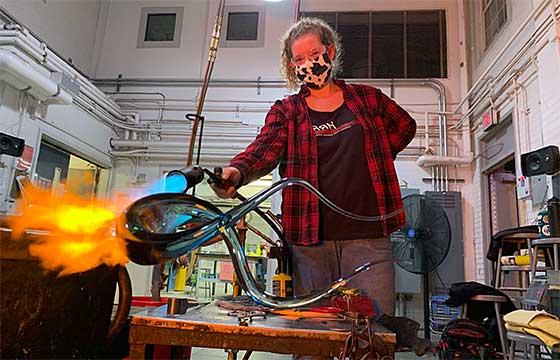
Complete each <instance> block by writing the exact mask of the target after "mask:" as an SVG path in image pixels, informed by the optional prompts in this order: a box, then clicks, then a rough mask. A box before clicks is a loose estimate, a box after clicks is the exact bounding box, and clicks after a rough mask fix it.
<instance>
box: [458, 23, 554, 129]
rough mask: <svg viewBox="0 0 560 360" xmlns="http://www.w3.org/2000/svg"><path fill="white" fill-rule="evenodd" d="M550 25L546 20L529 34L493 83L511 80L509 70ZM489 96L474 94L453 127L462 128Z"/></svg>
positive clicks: (540, 45) (538, 50) (541, 45)
mask: <svg viewBox="0 0 560 360" xmlns="http://www.w3.org/2000/svg"><path fill="white" fill-rule="evenodd" d="M551 24H552V20H551V19H547V20H545V21H544V22H543V23H542V24H540V26H539V27H538V28H537V29H535V31H534V32H533V33H532V34H531V36H530V38H529V40H528V41H527V42H526V43H525V44H524V45H523V46H522V48H521V49H520V50H519V51H518V52H517V53H516V55H515V56H514V57H513V58H512V59H511V60H510V61H509V62H508V63H507V64H506V65H505V66H504V68H503V69H502V70H501V71H500V72H499V74H498V75H497V76H496V78H495V79H494V80H495V82H499V81H501V80H502V79H503V78H504V77H505V76H509V77H510V79H511V74H510V70H511V69H512V68H513V66H515V65H516V63H517V62H518V61H519V60H520V59H521V58H522V57H523V56H524V55H525V54H526V52H527V51H528V50H529V49H530V48H531V47H532V46H533V45H534V44H535V43H538V42H539V41H540V40H541V39H542V37H543V36H545V35H546V32H547V31H548V28H549V27H550V25H551ZM548 43H549V41H546V42H544V43H543V44H539V47H538V48H537V49H536V50H535V53H538V52H540V51H541V50H542V49H543V48H544V46H546V45H547V44H548ZM508 82H509V80H508ZM491 95H492V90H491V89H489V88H486V89H484V90H483V93H482V95H480V94H476V95H475V98H477V99H476V101H474V103H473V104H472V105H470V106H469V108H468V110H467V111H466V112H465V113H464V114H463V116H462V117H461V120H459V122H458V123H457V124H455V125H454V126H453V127H454V128H458V127H460V126H462V125H463V124H464V122H465V121H467V120H468V119H469V117H470V116H471V115H472V114H473V113H474V111H475V110H476V109H477V108H478V107H479V106H480V105H481V104H483V103H487V102H488V97H489V96H491Z"/></svg>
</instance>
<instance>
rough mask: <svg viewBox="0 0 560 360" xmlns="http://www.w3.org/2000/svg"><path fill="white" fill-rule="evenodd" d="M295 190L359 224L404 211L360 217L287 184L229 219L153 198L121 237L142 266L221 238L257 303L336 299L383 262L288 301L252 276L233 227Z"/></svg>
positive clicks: (186, 199)
mask: <svg viewBox="0 0 560 360" xmlns="http://www.w3.org/2000/svg"><path fill="white" fill-rule="evenodd" d="M295 185H297V186H302V187H304V188H305V189H306V190H308V191H310V192H311V193H312V194H314V195H315V196H317V197H318V198H319V200H320V201H322V202H323V203H325V204H326V205H327V206H329V207H330V208H331V209H332V210H334V211H336V212H338V213H340V214H341V215H343V216H347V217H350V218H352V219H355V220H360V221H380V220H384V219H387V218H390V217H394V216H396V215H398V214H399V213H400V212H402V211H403V210H401V211H398V212H393V213H389V214H387V215H384V216H361V215H356V214H353V213H350V212H348V211H346V210H344V209H341V208H339V207H338V206H336V205H335V204H334V203H332V202H331V201H329V200H328V199H327V198H326V197H325V196H324V195H322V194H321V193H320V192H319V191H318V190H317V189H315V188H314V187H313V186H312V185H311V184H309V183H308V182H306V181H304V180H301V179H294V178H288V179H283V180H281V181H279V182H276V183H274V184H273V185H272V186H270V187H269V188H267V189H264V190H262V191H260V192H259V193H257V194H255V195H254V196H252V197H250V198H249V199H247V200H246V201H244V202H242V203H241V204H239V205H237V206H235V207H234V208H232V209H230V210H229V211H227V212H225V213H224V212H222V211H221V210H219V209H218V208H217V207H216V206H214V205H212V204H211V203H209V202H207V201H204V200H202V199H199V198H197V197H194V196H192V195H188V194H184V193H162V194H155V195H150V196H147V197H144V198H141V199H139V200H137V201H135V202H134V203H132V204H131V205H130V206H129V207H128V208H127V209H126V210H125V211H124V212H123V213H122V215H121V216H120V218H119V220H118V226H117V232H118V235H119V236H121V237H123V238H124V239H125V241H126V246H127V251H128V257H129V258H130V260H132V261H133V262H135V263H138V264H142V265H154V264H161V263H164V262H166V261H169V260H171V259H174V258H177V257H179V256H181V255H184V254H186V253H188V252H191V251H193V250H196V249H198V248H200V247H202V246H204V245H205V244H207V243H211V242H213V241H215V240H218V239H220V238H221V239H223V240H224V241H225V243H226V246H227V248H228V250H229V252H230V256H231V260H232V263H233V266H234V269H235V271H236V273H237V275H238V277H239V281H240V285H241V287H242V288H243V290H245V291H246V292H247V294H248V295H249V296H250V297H251V298H252V299H253V300H254V301H256V302H257V303H259V304H261V305H264V306H269V307H272V308H297V307H301V306H306V305H308V304H311V303H313V302H315V301H317V300H319V299H322V298H324V297H326V296H328V295H330V294H332V293H333V292H334V291H336V290H337V289H338V288H340V287H342V286H345V285H346V284H347V283H348V282H349V281H350V280H351V279H352V278H354V277H355V276H357V275H358V274H360V273H362V272H364V271H367V270H369V269H370V268H371V267H373V266H375V265H377V264H379V263H381V262H384V261H377V262H373V261H372V262H368V263H366V264H363V265H362V266H359V267H358V268H356V269H355V270H354V272H353V273H351V274H349V275H347V276H346V277H343V278H340V279H338V280H337V281H335V282H334V283H333V284H332V285H331V286H330V287H328V288H326V289H323V290H321V291H318V292H313V293H311V294H308V295H304V296H301V297H295V298H291V299H286V298H281V297H277V296H275V295H273V294H271V293H268V292H266V291H264V289H262V288H261V287H260V286H259V284H258V283H257V281H256V280H255V278H254V277H253V274H252V273H251V270H250V268H249V264H248V262H247V258H246V257H245V251H244V248H243V246H241V244H240V242H239V239H238V237H237V233H236V231H235V230H234V227H235V224H236V223H237V221H239V220H240V219H241V218H242V217H243V216H245V215H246V214H248V213H249V212H251V211H253V210H255V209H256V208H257V207H258V206H259V204H261V203H262V202H263V201H265V200H266V199H268V198H269V197H270V196H272V195H273V194H274V193H276V192H278V191H280V190H282V189H284V188H286V187H288V186H295ZM385 261H390V260H385Z"/></svg>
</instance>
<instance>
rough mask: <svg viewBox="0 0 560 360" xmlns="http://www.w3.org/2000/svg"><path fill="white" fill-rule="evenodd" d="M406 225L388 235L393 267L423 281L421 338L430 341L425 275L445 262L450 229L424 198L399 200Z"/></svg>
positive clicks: (439, 209) (436, 208) (432, 203)
mask: <svg viewBox="0 0 560 360" xmlns="http://www.w3.org/2000/svg"><path fill="white" fill-rule="evenodd" d="M403 206H404V210H405V214H406V223H405V225H404V226H403V227H402V228H401V229H400V230H398V231H396V232H394V233H392V234H391V246H392V249H393V256H394V258H395V261H396V263H397V265H399V266H400V267H401V268H403V269H404V270H406V271H408V272H411V273H413V274H421V275H422V277H423V288H424V291H423V295H424V336H425V338H426V339H429V338H430V323H429V322H430V305H429V296H430V284H429V277H430V276H429V274H430V272H432V271H434V270H435V269H436V268H437V267H438V266H439V265H440V264H441V263H442V262H443V260H445V257H446V256H447V253H448V252H449V246H450V245H451V227H450V225H449V221H448V219H447V215H445V211H444V210H443V208H442V207H441V206H440V205H439V204H438V203H436V202H435V201H433V200H431V199H430V198H428V197H426V196H424V195H418V194H413V195H408V196H406V197H404V198H403Z"/></svg>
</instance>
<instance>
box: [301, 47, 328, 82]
mask: <svg viewBox="0 0 560 360" xmlns="http://www.w3.org/2000/svg"><path fill="white" fill-rule="evenodd" d="M331 70H332V61H331V59H330V58H329V54H328V53H327V52H326V51H325V52H324V53H323V54H321V55H319V56H318V57H316V58H315V59H312V60H310V59H307V60H305V62H304V63H303V64H301V65H296V76H297V78H298V79H299V81H302V82H304V83H305V84H306V85H307V86H309V87H310V88H312V89H320V88H322V87H323V86H325V85H326V84H327V80H329V77H330V76H331Z"/></svg>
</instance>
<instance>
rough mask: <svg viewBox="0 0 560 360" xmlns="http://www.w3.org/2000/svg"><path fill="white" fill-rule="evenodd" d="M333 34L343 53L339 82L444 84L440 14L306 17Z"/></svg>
mask: <svg viewBox="0 0 560 360" xmlns="http://www.w3.org/2000/svg"><path fill="white" fill-rule="evenodd" d="M301 15H302V16H312V17H319V18H322V19H323V20H325V21H326V22H327V23H329V24H330V25H331V26H332V27H333V28H335V29H336V30H337V31H338V33H339V34H340V36H341V38H342V46H343V48H344V55H343V59H342V60H343V73H342V77H344V78H354V79H357V78H432V77H435V78H445V77H447V46H446V43H447V40H446V25H445V11H444V10H430V11H390V12H306V13H302V14H301Z"/></svg>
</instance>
